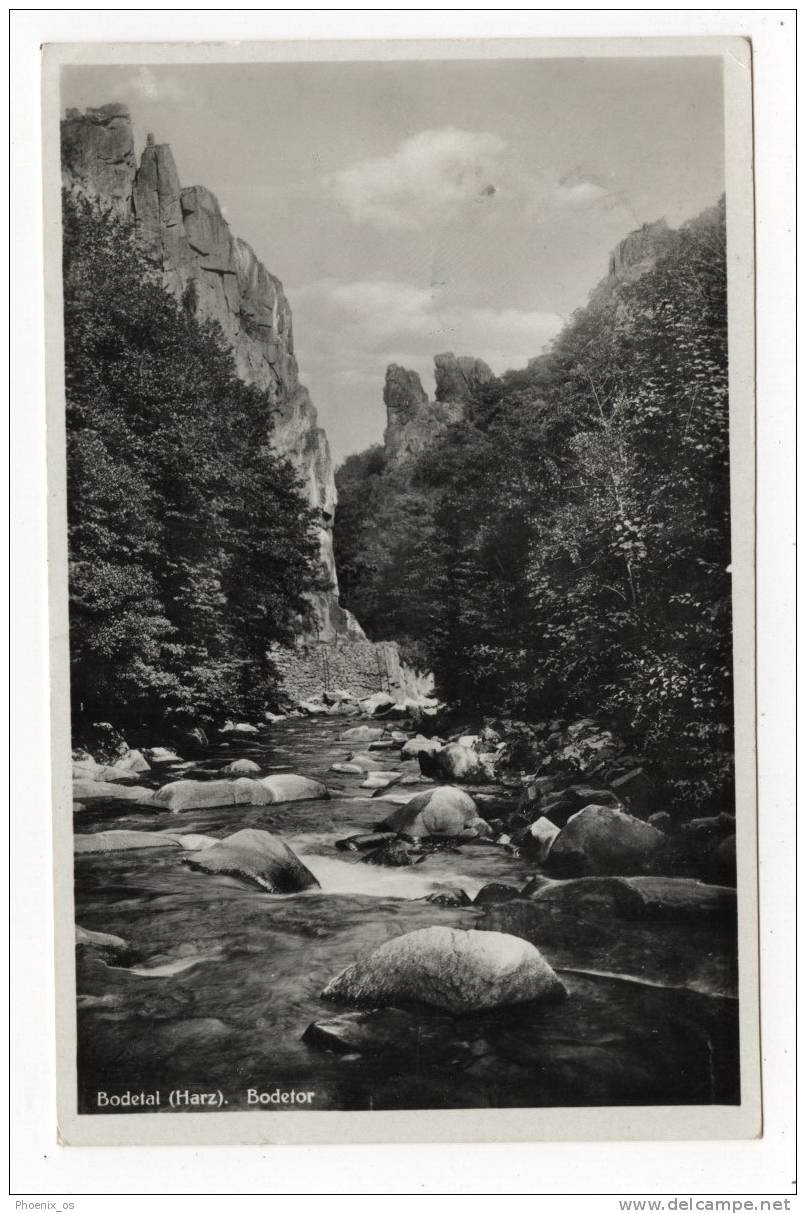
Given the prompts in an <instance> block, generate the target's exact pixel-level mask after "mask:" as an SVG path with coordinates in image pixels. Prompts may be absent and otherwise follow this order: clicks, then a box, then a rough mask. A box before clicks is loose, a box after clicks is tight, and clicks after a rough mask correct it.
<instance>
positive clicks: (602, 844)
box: [548, 805, 666, 877]
mask: <svg viewBox="0 0 806 1214" xmlns="http://www.w3.org/2000/svg"><path fill="white" fill-rule="evenodd" d="M665 846H666V836H665V835H663V834H661V832H660V831H659V830H655V828H654V826H650V825H649V824H648V823H647V822H642V821H641V819H640V818H633V817H632V816H631V815H630V814H628V813H625V812H623V811H622V810H620V809H614V808H612V807H611V806H609V805H587V806H585V808H584V809H581V810H579V812H578V813H575V814H573V815H572V816H571V817H570V818H569V819H568V821H567V822H566V824H565V826H564V827H563V828H562V830H561V831H560V833H559V835H558V836H557V838H556V839H555V840H554V843H553V845H552V848H551V851H550V852H549V856H548V867H549V870H550V871H551V872H552V874H556V875H557V876H563V877H575V876H631V875H633V874H639V873H646V872H650V871H652V870H653V869H654V867H655V866H656V864H657V863H658V860H659V858H660V856H661V855H662V853H663V851H664V848H665Z"/></svg>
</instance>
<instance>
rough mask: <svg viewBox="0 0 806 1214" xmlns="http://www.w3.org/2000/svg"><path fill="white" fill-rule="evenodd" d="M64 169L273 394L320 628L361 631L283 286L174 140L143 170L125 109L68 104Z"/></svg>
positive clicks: (245, 371) (68, 182)
mask: <svg viewBox="0 0 806 1214" xmlns="http://www.w3.org/2000/svg"><path fill="white" fill-rule="evenodd" d="M62 176H63V182H64V185H65V186H66V187H67V188H68V189H72V190H76V191H78V192H80V193H82V194H84V195H86V196H87V197H91V198H96V199H99V200H100V201H102V202H104V203H106V204H107V205H111V206H112V207H113V208H114V210H115V211H116V212H117V213H118V214H120V215H121V216H125V217H129V218H131V219H133V221H134V224H135V229H136V232H137V235H138V238H139V239H140V241H141V242H142V245H143V248H144V249H145V251H146V253H147V255H148V257H149V258H150V259H151V261H153V263H154V265H155V266H157V267H158V268H159V269H160V270H161V272H162V276H163V282H164V284H165V286H166V287H167V289H168V290H169V291H171V292H172V294H174V295H175V296H176V297H177V298H180V299H182V300H183V301H184V302H185V304H186V306H192V307H193V308H194V309H195V312H196V315H197V316H198V317H199V318H200V319H201V320H214V321H217V322H218V324H219V325H220V326H221V329H222V331H223V333H224V335H225V337H226V339H227V341H228V342H229V344H230V345H231V347H232V351H233V354H234V356H235V363H236V367H237V369H238V373H239V375H240V376H241V377H242V378H243V379H244V380H245V382H247V383H250V384H255V385H256V386H257V387H259V388H261V389H263V390H264V391H265V392H267V393H268V395H269V398H270V400H271V404H272V407H273V409H274V410H275V411H276V412H275V415H274V446H275V448H276V449H277V450H278V451H280V452H281V453H282V454H283V455H285V456H287V457H288V459H289V460H290V461H291V463H292V464H293V466H294V468H295V469H296V471H297V474H298V476H299V478H300V481H301V482H302V485H303V488H304V492H305V495H306V497H307V500H308V502H309V503H310V504H311V506H313V507H314V508H315V509H316V510H318V511H319V516H320V519H321V529H320V533H319V537H320V549H321V566H322V573H323V575H324V578H325V580H326V582H327V583H328V588H327V589H326V590H322V591H318V592H316V593H315V594H314V595H312V596H311V598H312V605H313V608H314V626H313V629H312V632H313V635H315V636H316V637H318V639H319V640H322V641H332V640H335V639H336V638H337V637H354V638H358V639H360V638H363V635H364V634H363V631H362V630H361V627H360V625H359V624H358V622H357V621H356V620H355V618H354V617H353V616H352V615H351V614H350V613H349V612H347V611H345V610H344V608H342V607H341V606H340V604H339V598H338V580H337V577H336V567H335V562H334V559H333V534H332V528H333V517H334V514H335V506H336V486H335V480H334V475H333V464H332V460H331V456H330V449H329V446H328V441H327V435H326V434H325V432H324V430H322V429H321V427H320V426H319V424H318V419H317V413H316V409H315V408H314V406H313V403H312V401H311V398H310V396H309V394H308V390H307V388H306V387H305V386H304V385H303V384H301V383H300V382H299V376H298V371H297V361H296V358H295V355H294V336H293V328H292V320H291V308H290V307H289V304H288V300H287V299H286V297H285V293H284V291H283V286H282V283H281V282H280V281H279V279H277V278H275V277H274V275H272V274H270V273H269V271H268V270H267V269H266V267H265V266H264V265H263V264H262V262H260V261H259V260H258V258H257V256H256V254H255V253H254V251H253V250H252V248H251V247H250V246H249V245H248V244H247V243H246V241H244V240H240V239H239V238H238V237H236V236H234V235H233V234H232V232H231V231H230V228H229V224H228V223H227V221H226V219H225V218H224V216H223V215H222V212H221V207H220V206H219V203H218V200H217V198H216V197H215V195H214V194H212V193H211V192H210V191H209V190H207V189H205V188H204V187H203V186H198V185H196V186H189V187H184V188H183V186H182V185H181V182H180V177H179V172H178V170H177V167H176V163H175V161H174V157H173V153H172V152H171V149H170V147H169V146H168V145H167V144H158V143H155V142H154V139H153V137H152V136H151V135H149V136H148V143H147V146H146V147H145V149H144V151H143V155H142V157H141V160H140V164H139V167H138V165H137V161H136V157H135V151H134V140H133V135H132V125H131V119H130V116H129V112H128V110H127V109H126V107H125V106H122V105H106V106H102V107H100V108H99V109H90V110H87V111H85V112H83V113H81V112H79V111H78V110H68V112H67V115H66V117H65V119H64V121H63V122H62Z"/></svg>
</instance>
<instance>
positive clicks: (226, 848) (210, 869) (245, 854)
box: [182, 830, 319, 894]
mask: <svg viewBox="0 0 806 1214" xmlns="http://www.w3.org/2000/svg"><path fill="white" fill-rule="evenodd" d="M182 861H183V863H185V864H187V865H188V866H189V867H191V868H194V869H197V870H201V871H202V872H205V873H213V874H217V875H222V876H228V877H236V878H238V879H239V880H241V881H245V882H247V883H248V884H250V885H256V886H257V887H258V888H259V889H263V890H265V891H266V892H267V893H270V894H295V893H298V892H299V891H300V890H303V889H312V888H314V887H316V888H318V886H319V882H318V881H317V880H316V877H315V876H314V875H313V873H312V872H311V871H310V869H308V868H306V867H305V865H304V864H303V863H302V861H301V860H300V859H299V858H298V857H297V856H296V855H295V854H294V852H293V851H292V850H291V848H290V847H288V845H287V844H285V843H283V841H282V839H278V838H276V837H275V836H274V835H273V834H271V833H270V832H269V831H267V830H239V831H236V832H235V834H233V835H227V837H226V838H225V839H221V840H220V841H218V842H216V845H215V846H214V847H206V848H204V849H203V850H202V851H199V852H192V853H190V854H189V855H186V856H183V857H182Z"/></svg>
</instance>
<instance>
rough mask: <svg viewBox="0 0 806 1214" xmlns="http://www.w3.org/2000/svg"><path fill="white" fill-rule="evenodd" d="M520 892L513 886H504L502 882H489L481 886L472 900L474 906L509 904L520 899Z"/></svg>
mask: <svg viewBox="0 0 806 1214" xmlns="http://www.w3.org/2000/svg"><path fill="white" fill-rule="evenodd" d="M520 896H521V892H520V890H519V889H516V888H515V886H514V885H506V884H504V882H502V881H489V882H488V883H487V884H486V885H482V887H481V889H480V890H479V892H478V893H477V894H476V896H475V898H474V899H473V905H474V906H492V905H493V903H495V902H511V901H512V899H513V898H520Z"/></svg>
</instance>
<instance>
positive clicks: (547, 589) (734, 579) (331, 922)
mask: <svg viewBox="0 0 806 1214" xmlns="http://www.w3.org/2000/svg"><path fill="white" fill-rule="evenodd" d="M649 42H650V43H653V45H652V46H648V45H647V43H646V42H644V43H642V44H641V45H640V46H638V45H634V44H631V43H622V44H619V45H608V42H607V40H598V41H594V42H593V43H592V45H590V46H587V47H586V46H585V44H584V43H582V42H578V43H575V44H569V43H564V44H563V45H562V48H561V50H557V49H556V48H552V47H551V46H550V44H549V43H540V44H537V45H536V46H534V47H533V48H532V49H531V50H529V51H528V53H526V51H525V50H523V49H522V51H521V53H520V54H519V55H514V54H513V55H507V54H505V53H501V52H500V51H499V52H497V53H492V51H490V52H489V53H486V54H485V53H481V51H479V53H478V54H477V55H475V56H474V55H471V54H470V53H469V52H467V51H465V52H464V53H463V54H461V55H460V54H458V53H452V52H451V47H450V46H448V47H447V50H446V53H445V54H444V55H440V54H438V53H436V52H434V53H432V54H431V55H423V54H415V53H411V54H410V55H407V54H406V53H405V49H404V48H403V49H400V50H399V52H398V53H397V54H396V55H389V54H387V53H381V51H380V50H379V52H378V53H377V54H376V55H374V56H373V55H372V53H371V47H370V48H369V49H367V47H366V46H365V47H364V48H362V50H361V53H360V54H359V53H356V55H355V57H354V58H351V57H350V56H349V54H347V53H346V52H344V51H342V53H341V54H340V55H339V56H334V57H330V58H328V57H326V56H320V57H318V58H317V57H313V58H308V59H304V58H303V59H298V60H297V59H295V58H294V56H293V54H291V53H288V54H287V55H283V54H282V52H279V51H277V50H276V48H275V51H274V52H273V53H272V54H271V55H267V56H264V57H262V58H261V57H260V55H258V54H255V55H254V56H253V57H251V58H249V57H244V58H243V59H242V60H241V61H239V60H237V59H236V57H235V52H233V51H230V52H229V53H228V54H224V53H223V51H222V52H221V53H220V54H219V53H218V48H215V47H209V48H207V53H206V54H204V55H202V54H201V53H198V48H197V51H196V52H194V51H193V50H192V48H188V53H187V54H185V55H183V54H182V53H180V52H179V51H177V50H176V49H172V48H171V47H169V46H167V45H162V46H159V45H155V46H154V47H153V48H152V54H151V57H150V58H149V59H148V61H143V54H142V53H140V54H138V55H135V56H132V57H131V59H127V56H126V47H125V46H123V45H118V46H115V47H114V48H111V47H110V54H109V57H108V59H106V58H105V56H104V47H103V44H98V45H95V46H94V47H93V48H92V54H87V53H85V52H86V48H83V50H82V48H77V49H75V53H71V48H69V47H54V48H49V49H50V50H51V51H53V52H56V53H54V54H53V55H52V56H51V58H50V61H49V62H48V68H49V79H50V85H51V89H52V95H53V97H54V98H55V100H54V102H53V104H52V105H50V106H49V107H47V108H46V112H45V126H44V135H45V140H46V143H47V142H48V141H50V142H51V144H52V147H53V149H54V153H53V155H54V157H56V158H57V160H58V175H59V178H60V180H59V182H57V183H56V182H55V183H54V184H55V189H54V191H53V194H52V198H51V204H50V207H49V209H48V210H47V211H46V224H47V228H48V230H47V236H48V240H49V244H48V246H47V247H48V248H49V249H50V250H52V251H53V256H52V257H51V261H50V262H49V266H50V272H51V275H52V278H51V282H55V291H56V294H55V295H54V296H53V299H55V300H56V301H57V302H55V303H54V302H53V299H52V300H51V302H50V305H49V306H50V309H51V315H52V316H53V318H54V321H53V323H54V324H56V325H57V330H56V332H57V337H56V338H55V339H54V336H53V334H54V330H53V329H51V330H50V333H49V342H50V347H49V358H50V359H51V361H50V362H49V373H50V380H49V388H50V393H51V396H50V400H49V409H50V418H51V434H50V437H49V441H50V444H51V446H50V460H51V464H50V469H51V472H50V475H51V489H52V492H56V493H57V494H58V508H57V510H56V513H55V514H54V515H52V516H51V536H50V542H51V545H52V548H51V551H52V553H53V552H55V553H57V554H61V555H57V556H55V557H53V558H52V569H51V596H52V599H51V601H52V603H53V601H54V596H55V597H56V598H57V599H58V601H59V602H61V603H62V604H63V606H62V608H60V610H62V611H63V620H64V624H65V628H64V630H63V631H59V630H54V637H56V635H57V631H58V637H57V639H56V641H55V642H54V643H55V646H56V648H55V649H54V651H53V652H54V653H55V654H56V656H57V658H59V660H61V658H63V659H64V662H65V669H64V682H63V684H62V689H63V690H62V692H61V694H60V696H59V697H57V698H56V699H54V714H55V715H54V722H55V724H54V738H55V739H56V741H55V742H54V781H55V783H54V791H55V804H56V809H55V813H56V828H57V835H58V834H59V832H61V834H60V835H59V837H60V838H62V839H63V840H64V841H65V842H66V844H67V847H66V848H65V851H64V853H61V852H57V856H56V879H57V882H60V883H61V884H60V890H61V892H60V893H59V899H60V900H57V920H58V921H59V924H60V926H59V931H60V932H62V933H65V934H64V935H62V937H61V938H62V940H63V941H64V940H67V937H68V936H69V938H70V939H69V944H70V947H69V949H68V950H67V953H66V954H65V955H64V956H62V955H61V954H60V958H61V959H60V960H59V961H58V964H57V999H58V1001H59V1009H58V1015H59V1017H60V1024H61V1028H60V1035H59V1064H60V1093H59V1098H60V1130H61V1133H62V1135H63V1137H64V1139H65V1141H67V1142H68V1143H69V1142H72V1141H75V1142H87V1143H91V1142H95V1141H106V1140H112V1141H115V1142H120V1143H126V1142H134V1143H137V1142H141V1141H149V1142H156V1141H159V1140H160V1136H161V1135H166V1136H167V1135H170V1136H172V1140H173V1141H182V1140H183V1139H182V1135H183V1134H184V1132H185V1131H184V1129H183V1128H182V1127H183V1126H184V1123H185V1121H187V1122H188V1125H189V1126H191V1127H196V1128H195V1129H193V1130H192V1132H193V1133H195V1132H196V1131H197V1130H198V1132H199V1133H200V1134H205V1133H207V1134H208V1140H215V1136H216V1134H219V1133H220V1134H221V1136H222V1137H221V1140H222V1141H227V1140H234V1141H256V1140H263V1139H265V1140H266V1141H272V1140H273V1139H274V1136H275V1134H277V1133H278V1130H277V1126H278V1125H282V1127H283V1131H282V1133H283V1135H284V1138H285V1140H288V1139H293V1138H294V1137H295V1136H297V1137H298V1138H299V1139H301V1140H302V1141H306V1140H308V1138H309V1136H311V1137H314V1138H316V1139H317V1140H323V1141H327V1140H328V1135H329V1133H330V1131H329V1130H328V1125H329V1122H328V1121H327V1119H326V1118H325V1119H323V1118H322V1116H321V1115H322V1114H342V1115H344V1114H348V1115H352V1114H362V1115H364V1117H363V1118H362V1120H361V1123H360V1124H361V1126H362V1127H363V1128H362V1129H361V1131H360V1133H361V1134H362V1135H363V1136H364V1137H365V1138H368V1139H370V1140H373V1139H383V1138H384V1136H385V1135H387V1134H389V1135H390V1136H391V1137H393V1138H394V1137H395V1135H396V1133H397V1132H398V1131H397V1130H396V1129H395V1128H394V1127H395V1125H397V1123H394V1124H393V1123H391V1122H389V1121H387V1120H384V1119H383V1118H384V1115H385V1114H406V1115H410V1116H411V1117H412V1118H413V1124H414V1125H415V1126H416V1124H417V1118H418V1116H427V1117H429V1118H436V1120H435V1121H434V1122H433V1124H434V1125H438V1126H440V1127H441V1128H440V1129H438V1130H437V1131H435V1136H436V1137H437V1138H440V1137H441V1138H444V1139H450V1138H452V1137H456V1138H457V1139H463V1138H464V1139H466V1138H473V1137H474V1136H477V1134H476V1133H475V1132H474V1131H473V1130H472V1128H471V1123H470V1121H468V1120H467V1118H469V1117H470V1116H471V1115H476V1114H479V1113H481V1114H487V1113H492V1114H496V1115H498V1114H500V1115H501V1116H502V1117H504V1118H507V1117H508V1118H509V1120H508V1121H505V1122H502V1125H503V1124H506V1126H507V1127H508V1131H507V1132H508V1133H509V1136H510V1137H515V1138H529V1137H537V1138H539V1137H541V1136H559V1137H562V1136H568V1137H574V1131H573V1124H574V1123H573V1116H574V1115H575V1114H576V1113H580V1112H581V1113H584V1115H585V1116H586V1117H587V1119H588V1120H587V1122H586V1125H587V1130H588V1133H589V1134H592V1135H593V1136H598V1137H606V1136H607V1135H608V1133H612V1132H613V1131H614V1129H615V1134H616V1136H617V1137H618V1136H621V1135H623V1136H627V1137H629V1136H633V1137H635V1136H637V1135H640V1134H641V1133H644V1134H648V1136H649V1137H653V1136H657V1137H664V1136H672V1137H674V1136H677V1137H681V1138H685V1137H696V1136H697V1133H698V1132H699V1131H697V1130H696V1126H697V1125H699V1124H700V1121H699V1120H698V1119H700V1118H703V1117H704V1118H706V1121H705V1123H704V1124H706V1125H708V1126H709V1127H710V1133H711V1136H712V1137H723V1136H724V1137H730V1136H733V1137H743V1136H745V1137H753V1136H754V1135H755V1134H757V1133H758V1132H759V1125H760V1122H759V1108H758V1086H759V1079H758V1067H759V1056H758V1041H757V1025H756V1024H755V1019H756V1018H757V1017H756V1000H757V992H756V990H755V988H754V983H755V975H756V972H757V955H756V947H757V944H756V906H755V868H754V866H755V858H754V857H755V766H754V746H755V741H754V737H755V735H754V731H753V725H752V700H753V672H752V656H750V657H748V654H750V655H752V646H753V632H752V627H753V625H752V616H753V589H752V586H753V582H752V576H753V571H752V552H753V536H752V527H753V514H752V510H753V505H752V503H753V480H752V451H751V450H750V449H749V448H747V447H745V446H744V445H743V444H744V443H745V441H746V440H748V439H749V442H750V443H752V433H753V410H754V402H753V395H752V346H753V337H752V293H753V263H752V217H751V216H749V215H748V214H747V213H746V209H745V208H746V204H747V197H748V193H749V192H750V191H751V189H752V187H751V159H750V157H751V151H750V146H749V142H747V141H748V140H749V134H748V131H747V130H745V129H744V128H743V129H742V131H741V132H740V133H741V136H742V139H744V140H745V142H744V143H742V142H741V140H739V139H738V134H739V132H738V125H737V124H738V119H737V118H736V117H735V115H736V114H737V112H739V111H741V109H742V107H741V104H740V105H739V107H738V110H737V105H736V90H735V88H734V87H733V85H732V84H731V81H733V82H734V84H735V79H734V75H732V73H736V72H737V71H741V72H744V73H745V75H747V71H746V69H747V64H748V63H749V58H748V57H747V55H746V54H745V51H744V50H743V44H742V43H741V40H738V39H736V40H733V41H731V40H723V41H722V42H721V43H720V40H718V39H713V40H707V39H702V40H701V42H698V41H697V40H688V41H687V42H686V44H685V46H683V47H681V46H680V45H679V44H678V42H677V41H676V40H670V45H669V46H668V48H666V47H665V46H664V44H663V39H657V40H649ZM112 50H113V51H114V53H111V52H112ZM139 50H140V52H142V51H143V48H142V47H140V48H139ZM454 50H455V48H454ZM747 54H748V55H749V52H748V53H747ZM737 65H738V68H737ZM742 112H743V111H742ZM737 147H738V148H739V149H740V150H739V151H738V152H737V151H736V149H737ZM741 148H744V149H745V151H744V155H742V154H741ZM728 149H733V154H732V156H731V157H729V156H728ZM55 163H56V162H55V160H54V164H55ZM54 258H55V260H54ZM737 319H744V321H745V322H747V323H748V324H749V326H750V328H749V331H747V330H745V332H744V334H743V335H740V338H739V340H738V341H737V340H735V336H734V335H735V332H736V330H735V328H734V325H735V324H736V322H737ZM737 367H738V368H739V369H738V371H737V370H736V368H737ZM742 368H744V370H742ZM54 419H55V421H54ZM54 486H55V489H54ZM60 571H62V572H63V574H64V579H63V581H61V580H60ZM54 579H56V580H55V581H54ZM59 596H60V597H59ZM52 610H53V607H52ZM740 641H741V647H740V644H739V642H740ZM68 688H69V690H68ZM742 714H744V716H742ZM748 714H749V716H748ZM748 719H749V721H750V724H749V725H748V724H747V721H748ZM741 721H744V724H741V723H740V722H741ZM60 723H61V724H60ZM60 747H61V749H60ZM70 765H71V766H72V790H71V794H70V793H67V794H66V795H65V791H64V790H65V789H66V788H67V784H68V776H69V768H70ZM73 932H74V941H73ZM628 1114H629V1116H628ZM185 1115H193V1116H192V1117H191V1119H188V1118H187V1117H186V1116H185ZM367 1115H371V1116H370V1117H369V1118H368V1117H367ZM530 1117H533V1118H534V1119H533V1120H530ZM709 1117H710V1120H708V1118H709ZM205 1119H207V1120H205ZM373 1119H374V1120H373ZM401 1124H402V1123H401ZM429 1124H431V1122H430V1121H429ZM200 1126H201V1127H202V1128H199V1127H200ZM205 1126H208V1129H207V1130H205V1128H204V1127H205ZM228 1126H231V1127H232V1129H231V1131H228V1130H227V1128H226V1127H228ZM566 1126H568V1127H569V1128H568V1129H567V1130H566V1129H564V1127H566ZM212 1127H216V1129H215V1130H214V1129H213V1128H212ZM220 1127H224V1128H223V1129H220ZM390 1127H391V1128H390ZM541 1127H542V1128H541ZM227 1133H230V1134H231V1135H233V1136H234V1138H232V1139H227V1138H226V1137H225V1135H226V1134H227ZM412 1133H413V1131H412V1130H409V1131H408V1136H409V1137H411V1136H412ZM188 1134H191V1129H189V1130H188ZM502 1134H503V1131H502ZM211 1135H212V1139H211V1138H210V1136H211ZM105 1136H106V1137H105ZM110 1136H111V1137H110ZM503 1136H506V1134H504V1135H503ZM334 1140H335V1141H338V1140H339V1134H338V1133H336V1135H335V1139H334Z"/></svg>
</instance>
